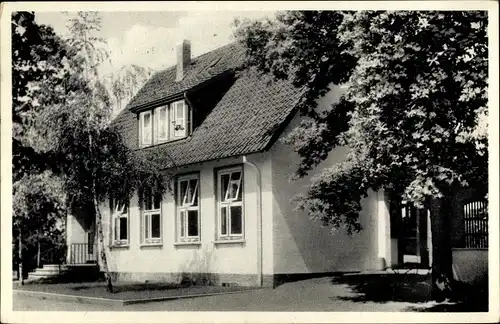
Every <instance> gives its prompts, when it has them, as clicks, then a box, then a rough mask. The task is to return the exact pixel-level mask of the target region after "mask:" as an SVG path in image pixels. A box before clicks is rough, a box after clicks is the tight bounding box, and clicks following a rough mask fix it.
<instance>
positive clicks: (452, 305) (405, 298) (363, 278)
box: [331, 274, 488, 312]
mask: <svg viewBox="0 0 500 324" xmlns="http://www.w3.org/2000/svg"><path fill="white" fill-rule="evenodd" d="M332 283H333V284H344V285H347V287H348V288H349V289H350V290H351V292H352V293H353V295H352V296H338V297H331V299H332V300H333V299H340V300H345V301H352V302H361V303H366V302H375V303H387V302H407V303H415V304H416V305H415V306H411V307H408V309H406V311H416V312H480V311H481V312H486V311H488V290H487V284H483V285H480V286H471V285H467V284H463V283H458V284H457V288H456V293H455V296H456V300H455V301H453V302H446V303H435V302H432V301H431V282H430V275H417V274H406V275H402V274H397V275H396V274H395V275H393V274H366V275H362V274H359V275H352V276H339V277H334V278H333V279H332Z"/></svg>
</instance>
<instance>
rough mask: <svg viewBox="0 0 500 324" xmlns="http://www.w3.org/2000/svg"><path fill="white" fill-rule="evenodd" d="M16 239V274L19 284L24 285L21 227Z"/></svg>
mask: <svg viewBox="0 0 500 324" xmlns="http://www.w3.org/2000/svg"><path fill="white" fill-rule="evenodd" d="M18 239H19V251H18V255H19V265H18V270H17V272H18V275H19V277H20V280H21V285H24V275H23V241H22V233H21V229H19V234H18Z"/></svg>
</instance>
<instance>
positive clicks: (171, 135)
mask: <svg viewBox="0 0 500 324" xmlns="http://www.w3.org/2000/svg"><path fill="white" fill-rule="evenodd" d="M190 120H191V109H190V108H189V105H188V104H187V103H186V100H184V99H181V100H176V101H173V102H171V103H168V104H164V105H161V106H159V107H156V108H154V109H149V110H145V111H141V112H140V113H139V143H140V147H146V146H151V145H156V144H161V143H165V142H170V141H175V140H178V139H182V138H185V137H187V136H189V134H190V132H191V123H190Z"/></svg>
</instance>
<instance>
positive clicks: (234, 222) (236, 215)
mask: <svg viewBox="0 0 500 324" xmlns="http://www.w3.org/2000/svg"><path fill="white" fill-rule="evenodd" d="M242 228H243V225H242V219H241V206H231V234H242V233H243V232H242Z"/></svg>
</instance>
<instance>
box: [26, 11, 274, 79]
mask: <svg viewBox="0 0 500 324" xmlns="http://www.w3.org/2000/svg"><path fill="white" fill-rule="evenodd" d="M99 14H100V16H101V17H102V28H101V31H100V32H99V35H97V36H100V37H102V38H104V39H105V40H106V42H107V45H108V48H109V52H110V60H109V61H110V62H111V63H108V64H105V65H103V66H102V67H101V73H102V74H103V75H106V74H109V73H113V72H116V71H118V70H119V69H120V68H121V67H122V66H124V65H129V64H135V65H139V66H142V67H149V68H152V69H153V70H156V71H158V70H161V69H163V68H166V67H169V66H172V65H174V64H175V58H176V52H175V51H176V44H178V43H179V42H180V41H182V40H183V39H187V40H190V41H191V55H192V57H195V56H198V55H201V54H204V53H206V52H209V51H211V50H213V49H216V48H218V47H220V46H223V45H226V44H228V43H230V42H231V41H232V40H233V38H232V32H233V29H232V27H231V23H232V22H233V20H234V19H235V18H240V19H241V18H245V17H246V18H250V19H259V18H262V17H266V16H267V17H272V16H273V15H274V12H272V11H156V12H144V11H142V12H123V11H121V12H118V11H117V12H109V11H106V12H100V13H99ZM71 15H74V13H67V14H65V13H63V12H35V17H36V21H37V23H39V24H46V25H50V26H52V27H53V28H54V30H55V32H56V33H57V34H59V35H67V33H68V29H67V27H66V24H67V19H68V16H71Z"/></svg>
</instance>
